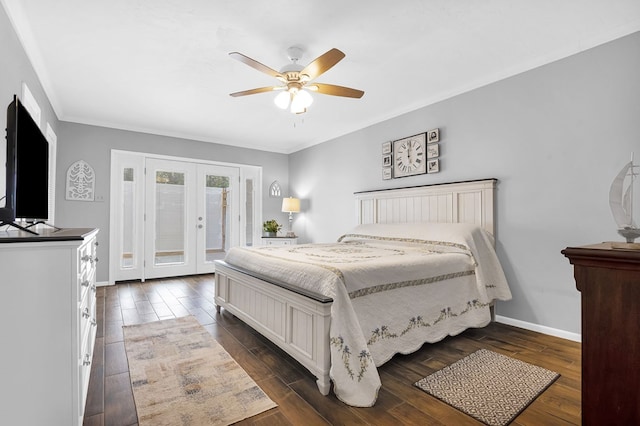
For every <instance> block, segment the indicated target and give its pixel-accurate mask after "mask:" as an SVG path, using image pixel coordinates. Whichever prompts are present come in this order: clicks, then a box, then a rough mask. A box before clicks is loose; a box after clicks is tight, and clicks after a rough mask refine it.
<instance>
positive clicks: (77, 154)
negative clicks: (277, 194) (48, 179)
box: [56, 122, 289, 281]
mask: <svg viewBox="0 0 640 426" xmlns="http://www.w3.org/2000/svg"><path fill="white" fill-rule="evenodd" d="M112 149H119V150H125V151H135V152H146V153H152V154H161V155H170V156H176V157H187V158H194V159H199V160H210V161H222V162H228V163H240V164H248V165H255V166H261V167H262V196H263V197H262V212H263V217H264V218H265V219H267V218H275V219H277V220H278V221H279V222H280V223H286V220H287V216H286V214H285V213H282V212H281V211H280V207H281V203H282V199H281V198H277V199H276V198H269V192H268V189H269V185H270V184H271V182H273V181H274V180H278V181H279V182H280V184H281V186H282V189H283V191H284V194H283V195H286V193H287V192H286V191H287V188H288V175H289V173H288V158H287V155H285V154H276V153H271V152H265V151H258V150H252V149H246V148H235V147H231V146H227V145H220V144H213V143H208V142H198V141H193V140H186V139H177V138H170V137H165V136H158V135H151V134H146V133H136V132H130V131H125V130H116V129H110V128H106V127H98V126H88V125H83V124H75V123H68V122H61V123H60V132H59V134H58V156H57V162H58V163H57V174H56V181H57V182H58V185H57V188H56V226H61V227H95V228H100V234H99V235H98V242H99V244H100V246H99V253H98V256H99V258H100V259H101V262H100V263H99V265H98V266H99V267H98V277H97V278H98V281H107V278H108V267H107V265H108V258H109V184H110V170H111V150H112ZM78 160H84V161H86V162H87V163H89V164H90V165H91V166H92V167H93V168H94V170H95V173H96V188H95V195H96V199H100V201H94V202H85V201H69V200H65V194H64V191H65V179H66V171H67V169H68V168H69V166H70V165H71V164H73V163H75V162H76V161H78Z"/></svg>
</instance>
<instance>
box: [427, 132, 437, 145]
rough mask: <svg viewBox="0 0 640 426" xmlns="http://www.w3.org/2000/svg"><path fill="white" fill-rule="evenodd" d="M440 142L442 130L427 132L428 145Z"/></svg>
mask: <svg viewBox="0 0 640 426" xmlns="http://www.w3.org/2000/svg"><path fill="white" fill-rule="evenodd" d="M439 140H440V129H431V130H429V131H428V132H427V143H434V142H438V141H439Z"/></svg>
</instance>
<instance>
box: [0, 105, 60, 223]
mask: <svg viewBox="0 0 640 426" xmlns="http://www.w3.org/2000/svg"><path fill="white" fill-rule="evenodd" d="M48 213H49V143H48V142H47V139H46V138H45V136H44V135H43V134H42V132H41V131H40V128H39V127H38V125H37V124H36V122H35V121H33V118H31V115H30V114H29V112H28V111H27V110H26V108H25V107H24V106H23V105H22V103H21V102H20V100H19V99H18V97H17V96H14V98H13V101H12V102H11V103H10V104H9V106H8V108H7V163H6V191H5V207H4V208H3V209H0V225H1V224H12V222H14V221H15V220H16V218H19V219H26V220H27V221H29V222H38V221H45V220H47V219H48V216H49V214H48Z"/></svg>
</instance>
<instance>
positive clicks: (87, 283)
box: [80, 280, 89, 287]
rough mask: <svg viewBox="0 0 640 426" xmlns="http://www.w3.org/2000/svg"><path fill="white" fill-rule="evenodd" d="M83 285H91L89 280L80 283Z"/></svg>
mask: <svg viewBox="0 0 640 426" xmlns="http://www.w3.org/2000/svg"><path fill="white" fill-rule="evenodd" d="M80 285H81V286H82V287H89V280H84V281H82V282H81V283H80Z"/></svg>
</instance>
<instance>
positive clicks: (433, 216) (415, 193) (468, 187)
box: [355, 179, 498, 235]
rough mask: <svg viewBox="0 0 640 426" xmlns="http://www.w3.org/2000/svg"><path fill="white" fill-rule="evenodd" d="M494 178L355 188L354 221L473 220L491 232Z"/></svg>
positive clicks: (465, 221)
mask: <svg viewBox="0 0 640 426" xmlns="http://www.w3.org/2000/svg"><path fill="white" fill-rule="evenodd" d="M497 181H498V180H497V179H484V180H474V181H467V182H454V183H442V184H435V185H424V186H414V187H409V188H400V189H382V190H376V191H363V192H356V193H355V198H356V216H357V217H356V221H357V224H359V225H360V224H369V223H411V222H439V223H474V224H476V225H479V226H481V227H483V228H484V229H486V230H487V231H488V232H490V233H491V234H492V235H495V229H494V218H493V210H494V192H495V187H496V183H497Z"/></svg>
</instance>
